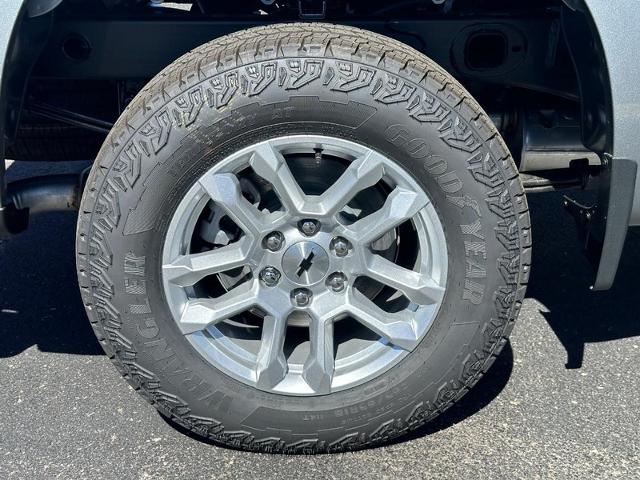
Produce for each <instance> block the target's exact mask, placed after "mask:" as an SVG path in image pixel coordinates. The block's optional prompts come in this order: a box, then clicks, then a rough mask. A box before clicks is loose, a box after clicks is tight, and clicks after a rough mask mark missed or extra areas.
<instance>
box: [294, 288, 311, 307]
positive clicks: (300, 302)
mask: <svg viewBox="0 0 640 480" xmlns="http://www.w3.org/2000/svg"><path fill="white" fill-rule="evenodd" d="M309 300H311V292H310V291H309V290H306V289H304V288H300V289H298V290H294V292H293V302H294V303H295V304H296V305H297V306H298V307H306V306H307V305H309Z"/></svg>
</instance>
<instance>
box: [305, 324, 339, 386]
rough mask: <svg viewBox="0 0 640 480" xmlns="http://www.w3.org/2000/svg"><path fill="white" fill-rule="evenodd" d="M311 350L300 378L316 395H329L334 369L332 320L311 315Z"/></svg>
mask: <svg viewBox="0 0 640 480" xmlns="http://www.w3.org/2000/svg"><path fill="white" fill-rule="evenodd" d="M309 340H310V343H311V349H310V352H309V357H308V358H307V361H306V362H305V364H304V369H303V372H302V377H303V378H304V380H305V382H307V385H309V386H310V387H311V388H312V389H313V391H314V392H316V393H329V392H330V391H331V381H332V380H333V371H334V368H335V365H334V362H335V360H334V357H333V320H332V319H330V318H328V317H324V318H323V317H319V316H316V315H311V321H310V323H309Z"/></svg>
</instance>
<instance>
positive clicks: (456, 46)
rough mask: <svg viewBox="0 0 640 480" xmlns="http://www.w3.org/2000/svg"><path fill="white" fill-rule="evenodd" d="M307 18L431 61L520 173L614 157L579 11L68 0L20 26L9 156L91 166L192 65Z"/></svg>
mask: <svg viewBox="0 0 640 480" xmlns="http://www.w3.org/2000/svg"><path fill="white" fill-rule="evenodd" d="M54 3H55V2H54ZM321 7H324V9H322V8H321ZM318 8H320V10H318ZM300 17H302V18H303V19H307V20H311V21H312V20H314V19H315V18H320V17H323V20H324V21H331V22H335V23H342V24H349V25H353V26H358V27H361V28H363V29H368V30H372V31H376V32H379V33H383V34H385V35H387V36H390V37H393V38H396V39H398V40H400V41H402V42H404V43H406V44H408V45H410V46H412V47H414V48H416V49H417V50H419V51H422V52H423V53H425V54H426V55H428V56H429V57H431V58H432V59H434V60H435V61H436V62H438V63H439V64H440V65H441V66H442V67H443V68H445V69H446V70H447V71H449V72H450V73H452V74H453V75H454V76H455V77H456V78H457V79H458V80H459V81H460V82H461V83H462V84H463V85H465V87H466V88H467V89H468V90H469V91H470V92H471V93H472V94H473V95H474V96H475V97H476V98H477V100H478V101H479V102H480V103H481V105H483V107H484V109H485V110H486V111H487V112H489V113H490V115H491V116H492V118H493V120H494V122H495V123H496V125H497V126H498V128H499V129H500V131H501V133H502V135H503V137H504V138H505V140H506V141H507V143H508V145H509V147H510V149H511V151H512V153H513V156H514V158H515V159H516V162H517V163H518V164H519V167H520V169H521V171H527V172H531V171H538V170H547V169H551V170H564V169H566V168H567V167H569V166H570V165H572V164H576V161H579V162H578V163H580V164H581V165H585V162H584V161H585V160H586V165H587V166H589V165H591V166H592V167H597V165H598V163H599V160H598V158H599V157H600V156H601V155H602V154H603V153H606V152H607V151H608V150H610V148H611V141H612V140H611V130H610V126H611V124H612V122H611V101H610V87H609V84H608V75H607V68H606V61H605V59H604V54H603V53H602V48H601V46H600V40H599V37H598V35H597V32H596V30H595V28H594V26H593V22H592V20H591V18H590V16H589V13H588V10H587V9H586V7H585V6H584V5H583V2H582V0H580V1H579V2H577V1H562V0H523V1H520V2H518V3H517V5H516V6H514V4H513V2H511V1H507V0H420V1H417V0H416V1H411V0H408V1H403V2H390V1H388V0H355V1H350V2H348V3H347V2H345V1H342V0H329V1H326V2H322V1H304V2H300V3H299V2H297V1H292V0H276V1H272V0H239V1H236V2H219V1H212V0H198V1H196V2H193V3H191V2H183V1H180V2H174V3H163V2H160V1H154V2H148V1H145V2H142V1H123V0H89V1H82V2H80V1H77V0H64V1H63V2H62V3H61V4H60V5H59V6H57V8H55V9H54V10H53V11H50V12H48V13H46V14H44V15H38V16H35V17H30V16H24V19H23V20H22V23H21V25H20V28H18V29H16V32H17V33H16V35H17V38H16V40H17V41H16V42H14V50H15V51H14V52H13V55H12V56H11V58H12V60H11V61H12V62H13V64H12V65H11V67H12V71H13V75H10V76H9V78H11V79H12V81H11V84H9V85H8V89H7V90H8V93H9V95H8V98H9V102H8V106H7V112H6V124H5V125H6V126H5V136H6V138H7V140H8V142H7V148H8V152H7V153H8V156H9V157H13V158H15V159H18V160H33V159H41V160H45V159H46V160H55V159H67V160H70V159H74V158H82V159H87V158H89V159H90V158H93V156H94V155H95V152H96V151H97V149H98V148H99V146H100V145H101V143H102V140H103V139H104V137H105V135H106V132H108V130H109V128H110V125H111V124H112V123H113V122H114V121H115V119H116V118H117V117H118V116H119V115H120V113H121V112H122V110H123V109H124V108H125V107H126V105H127V104H128V102H129V101H130V100H131V99H132V98H133V96H135V94H136V93H137V92H138V91H139V90H140V89H141V88H142V86H143V85H144V84H145V83H146V81H147V80H148V79H149V78H151V77H152V76H154V75H155V74H156V73H157V72H158V71H159V70H161V69H162V68H164V67H165V66H166V65H168V64H169V63H171V62H172V61H173V60H174V59H176V58H177V57H179V56H180V55H181V54H183V53H185V52H187V51H189V50H191V49H192V48H194V47H196V46H198V45H200V44H202V43H205V42H206V41H209V40H211V39H213V38H216V37H218V36H221V35H224V34H226V33H230V32H232V31H237V30H241V29H243V28H247V27H249V26H253V25H258V24H263V23H278V22H288V21H292V20H299V19H300ZM584 45H589V46H592V47H593V48H594V49H595V51H597V52H599V55H597V60H598V61H597V62H594V61H593V56H591V55H590V54H589V56H588V57H587V55H586V53H585V52H590V51H591V50H590V49H586V48H584ZM5 81H6V79H5ZM78 139H83V142H82V146H81V147H79V146H78V145H79V144H78V141H77V140H78ZM65 142H66V143H68V144H69V145H70V146H69V147H68V148H66V147H65V146H64V145H65ZM56 145H57V146H56ZM71 145H73V147H71ZM549 152H552V153H553V152H555V153H557V154H556V155H550V154H549Z"/></svg>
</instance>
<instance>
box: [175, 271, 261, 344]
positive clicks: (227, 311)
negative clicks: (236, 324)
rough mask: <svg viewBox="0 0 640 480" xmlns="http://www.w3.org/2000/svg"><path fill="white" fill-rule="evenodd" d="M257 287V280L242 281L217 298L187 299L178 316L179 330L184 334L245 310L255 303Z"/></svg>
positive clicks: (202, 328)
mask: <svg viewBox="0 0 640 480" xmlns="http://www.w3.org/2000/svg"><path fill="white" fill-rule="evenodd" d="M258 288H259V284H258V282H257V281H255V280H254V281H252V282H247V283H243V284H241V285H239V286H237V287H236V288H234V289H232V290H229V291H228V292H227V293H225V294H223V295H221V296H219V297H218V298H199V299H194V300H189V302H188V303H187V305H186V306H185V308H184V311H183V312H182V315H181V316H180V321H179V326H180V330H182V333H184V334H185V335H186V334H189V333H193V332H197V331H199V330H204V329H206V328H207V327H208V326H209V325H215V324H216V323H219V322H221V321H223V320H227V319H228V318H229V317H232V316H234V315H237V314H239V313H242V312H245V311H247V310H248V309H250V308H251V307H253V306H255V305H256V303H257V300H258Z"/></svg>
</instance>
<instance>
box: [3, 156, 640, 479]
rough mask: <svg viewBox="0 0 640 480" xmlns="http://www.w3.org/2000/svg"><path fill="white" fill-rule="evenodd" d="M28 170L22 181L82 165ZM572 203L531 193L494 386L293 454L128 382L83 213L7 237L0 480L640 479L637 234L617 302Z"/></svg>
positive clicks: (47, 219)
mask: <svg viewBox="0 0 640 480" xmlns="http://www.w3.org/2000/svg"><path fill="white" fill-rule="evenodd" d="M82 167H83V165H82V164H71V163H65V164H59V165H43V164H32V165H26V166H25V165H18V164H13V165H11V166H10V167H9V174H10V175H11V177H12V178H19V177H22V176H29V175H37V174H43V173H52V172H66V171H73V170H80V169H82ZM561 198H562V197H561V196H560V195H558V194H555V193H554V194H538V195H535V196H531V198H530V204H531V212H532V218H533V232H534V261H533V270H532V277H531V284H530V287H529V291H528V296H527V299H526V301H525V303H524V305H523V308H522V312H521V314H520V318H519V321H518V323H517V325H516V327H515V329H514V331H513V335H512V337H511V343H510V344H509V345H507V347H506V348H505V350H504V351H503V353H502V354H501V356H500V357H499V359H498V360H497V362H496V364H495V365H494V367H493V368H492V369H491V371H490V372H489V374H487V376H486V377H485V378H484V379H483V380H481V381H480V382H479V383H478V385H477V386H476V387H475V389H474V390H472V391H471V392H470V393H469V394H468V395H467V396H466V397H464V399H463V400H462V401H461V402H460V403H459V404H458V405H457V406H455V407H453V408H452V409H450V410H449V411H448V412H446V413H445V414H444V415H443V416H441V417H440V418H439V419H437V420H436V421H435V422H433V423H432V424H430V425H429V426H427V427H426V428H424V429H422V430H421V431H419V432H416V433H415V434H413V435H412V436H411V437H410V438H408V439H405V440H403V441H400V442H397V443H395V444H393V445H389V446H385V447H380V448H375V449H370V450H366V451H361V452H353V453H346V454H339V455H321V456H315V457H303V456H295V457H286V456H276V455H263V454H251V453H244V452H240V451H235V450H230V449H226V448H221V447H216V446H213V445H210V444H206V443H203V442H200V441H197V440H195V439H193V438H190V437H188V436H185V435H184V434H182V433H180V432H179V431H177V430H176V429H174V428H173V427H172V426H171V425H169V424H167V423H166V422H165V421H164V420H163V419H162V417H160V416H159V415H158V414H157V413H156V411H155V409H154V408H153V407H151V406H150V405H148V404H147V403H146V402H145V401H144V400H143V399H142V398H141V397H139V396H138V395H137V394H136V393H135V392H134V391H133V390H132V389H131V388H130V387H129V386H128V385H127V384H126V382H125V381H124V380H123V379H121V378H120V375H119V374H118V373H117V372H116V369H115V368H114V367H113V366H112V365H111V363H110V362H109V361H108V360H107V358H106V357H105V356H104V355H103V354H102V351H101V349H100V347H99V345H98V343H97V342H96V340H95V339H94V337H93V333H92V331H91V329H90V328H89V326H88V321H87V319H86V316H85V313H84V309H83V306H82V302H81V300H80V295H79V293H78V289H77V282H76V278H75V269H74V253H73V242H74V233H75V215H74V214H72V213H56V214H43V215H41V216H39V217H35V218H33V219H32V225H31V228H30V229H29V230H28V231H27V232H25V233H23V234H21V235H19V236H16V237H14V238H12V239H10V240H6V241H0V479H14V478H16V479H18V478H20V479H22V478H25V479H39V478H47V479H51V478H70V479H84V478H92V479H103V478H104V479H110V478H114V479H115V478H118V479H146V478H154V479H156V478H180V479H183V480H187V479H198V478H212V479H213V478H215V479H226V478H233V479H266V478H279V479H289V478H304V479H307V478H309V479H311V478H316V479H324V478H329V479H332V478H351V477H354V478H355V477H357V478H358V479H367V478H375V479H386V478H393V479H409V478H421V479H428V478H445V479H454V478H455V479H485V478H486V479H489V478H490V479H501V478H505V479H507V478H508V479H513V478H526V479H536V478H544V479H547V478H576V479H586V478H624V479H638V478H640V433H639V428H640V427H639V426H640V379H639V378H638V372H639V371H640V312H639V310H638V299H639V293H638V291H639V289H638V275H637V272H638V271H639V268H640V234H639V233H638V232H637V231H632V232H631V235H630V238H629V239H628V241H627V246H626V250H625V254H624V257H623V260H622V266H621V270H620V273H619V275H618V279H617V283H616V285H615V287H614V289H613V290H611V291H609V292H604V293H590V292H589V290H588V286H589V279H590V278H591V272H590V267H589V266H588V264H587V263H586V260H584V259H583V257H582V255H581V253H580V251H579V249H578V247H577V244H576V242H575V235H576V234H575V228H574V226H573V225H572V224H571V219H570V218H569V217H567V216H566V214H565V213H563V212H562V209H561V207H560V205H561Z"/></svg>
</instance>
